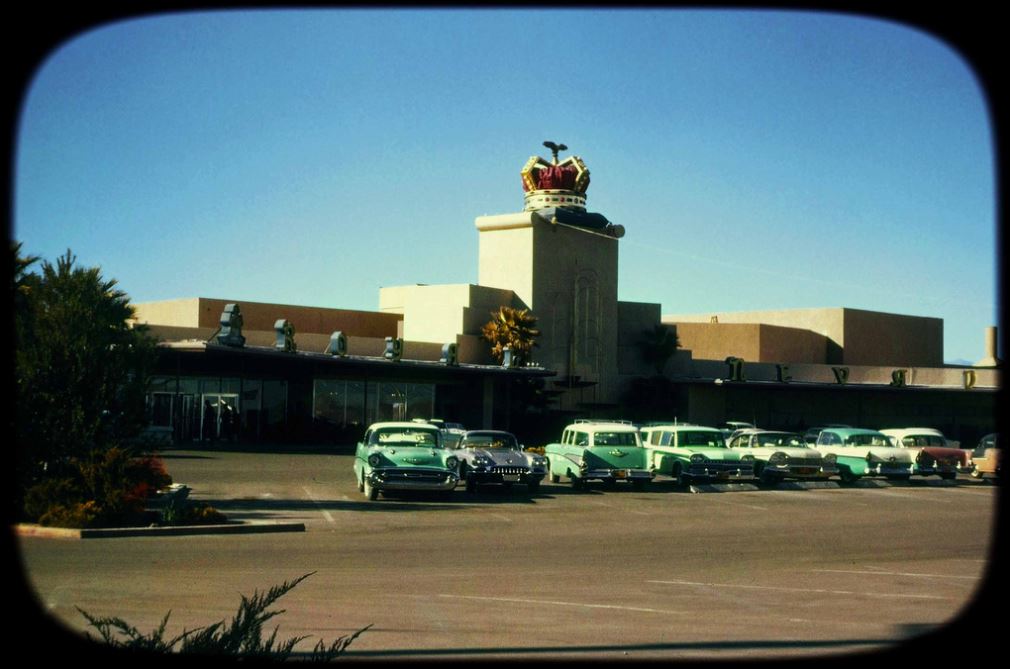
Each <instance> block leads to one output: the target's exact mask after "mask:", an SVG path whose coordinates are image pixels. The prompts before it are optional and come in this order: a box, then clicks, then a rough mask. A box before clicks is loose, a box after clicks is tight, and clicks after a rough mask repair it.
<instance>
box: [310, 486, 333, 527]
mask: <svg viewBox="0 0 1010 669" xmlns="http://www.w3.org/2000/svg"><path fill="white" fill-rule="evenodd" d="M302 490H304V491H305V494H306V496H308V498H309V499H310V500H311V501H312V503H313V504H315V505H316V506H319V502H317V501H316V498H315V497H313V496H312V493H311V492H309V489H308V488H306V487H304V486H303V487H302ZM319 511H320V512H321V513H322V514H323V518H325V519H326V521H327V522H330V523H336V521H335V520H333V516H332V515H330V512H329V511H327V510H326V509H324V508H322V507H319Z"/></svg>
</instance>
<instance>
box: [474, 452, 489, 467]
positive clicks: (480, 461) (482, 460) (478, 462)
mask: <svg viewBox="0 0 1010 669" xmlns="http://www.w3.org/2000/svg"><path fill="white" fill-rule="evenodd" d="M490 464H491V460H490V459H488V458H486V457H484V456H483V455H478V456H477V457H475V458H474V459H473V466H474V467H487V466H488V465H490Z"/></svg>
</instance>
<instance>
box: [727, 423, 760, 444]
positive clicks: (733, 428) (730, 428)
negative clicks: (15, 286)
mask: <svg viewBox="0 0 1010 669" xmlns="http://www.w3.org/2000/svg"><path fill="white" fill-rule="evenodd" d="M756 428H757V425H754V424H753V423H747V422H744V421H742V420H728V421H726V422H725V423H723V424H722V426H721V427H720V428H719V431H720V432H722V437H723V439H726V440H727V441H729V438H730V437H732V436H733V435H734V434H736V433H737V432H739V431H740V430H753V429H756Z"/></svg>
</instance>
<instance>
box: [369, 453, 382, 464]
mask: <svg viewBox="0 0 1010 669" xmlns="http://www.w3.org/2000/svg"><path fill="white" fill-rule="evenodd" d="M381 462H382V458H381V457H379V454H378V453H372V454H371V455H369V456H368V464H370V465H371V466H373V467H378V466H379V463H381Z"/></svg>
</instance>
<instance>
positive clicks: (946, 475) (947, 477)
mask: <svg viewBox="0 0 1010 669" xmlns="http://www.w3.org/2000/svg"><path fill="white" fill-rule="evenodd" d="M940 478H941V479H943V480H944V481H953V480H954V479H956V478H957V474H956V473H954V472H946V473H944V474H940Z"/></svg>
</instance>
